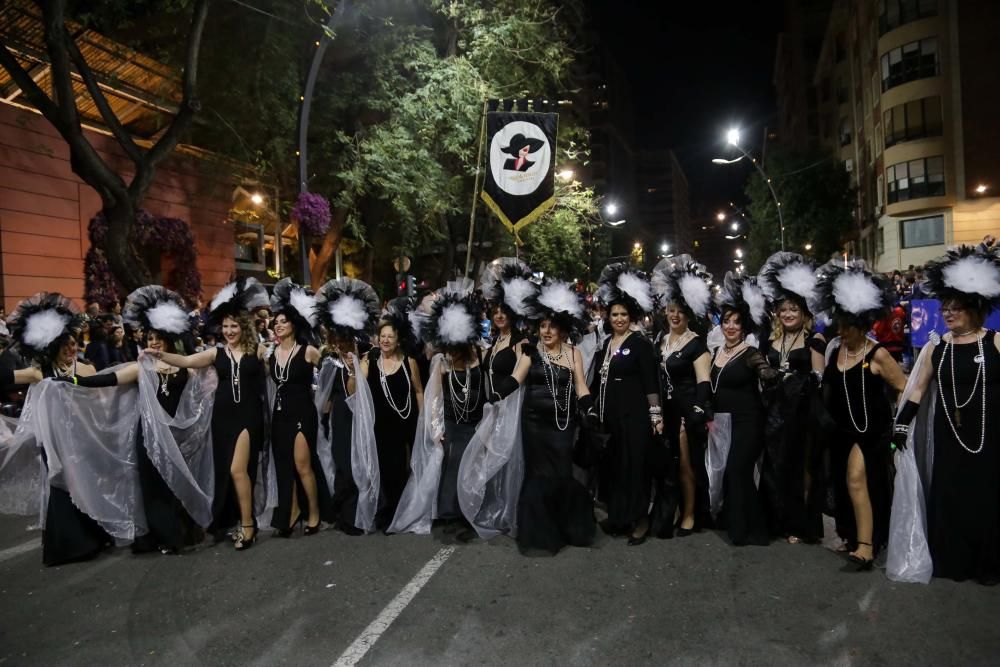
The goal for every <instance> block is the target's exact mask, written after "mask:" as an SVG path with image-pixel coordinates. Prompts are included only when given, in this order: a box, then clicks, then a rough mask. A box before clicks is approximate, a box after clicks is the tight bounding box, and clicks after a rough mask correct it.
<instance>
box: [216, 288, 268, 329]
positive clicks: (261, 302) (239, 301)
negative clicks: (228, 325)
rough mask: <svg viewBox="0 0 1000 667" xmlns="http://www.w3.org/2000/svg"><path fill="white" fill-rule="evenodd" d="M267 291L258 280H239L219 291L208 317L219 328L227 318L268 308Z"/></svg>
mask: <svg viewBox="0 0 1000 667" xmlns="http://www.w3.org/2000/svg"><path fill="white" fill-rule="evenodd" d="M269 306H270V300H269V299H268V297H267V290H266V289H264V286H263V285H261V284H260V283H259V282H257V279H256V278H237V279H236V280H235V281H233V282H231V283H229V284H228V285H226V286H225V287H223V288H222V289H220V290H219V292H218V294H216V295H215V297H214V298H213V299H212V302H211V303H210V304H209V306H208V317H209V319H210V320H211V322H212V324H213V325H215V326H219V325H221V324H222V320H224V319H225V318H227V317H236V316H238V315H240V314H241V313H242V314H247V313H249V312H251V311H253V310H257V309H258V308H268V307H269Z"/></svg>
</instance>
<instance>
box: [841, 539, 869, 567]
mask: <svg viewBox="0 0 1000 667" xmlns="http://www.w3.org/2000/svg"><path fill="white" fill-rule="evenodd" d="M861 545H864V546H866V547H870V546H871V543H870V542H858V546H861ZM847 560H848V561H850V563H851V564H853V565H854V572H869V571H871V569H872V568H873V567H874V566H875V558H874V557H872V558H862V557H861V556H856V555H854V554H847Z"/></svg>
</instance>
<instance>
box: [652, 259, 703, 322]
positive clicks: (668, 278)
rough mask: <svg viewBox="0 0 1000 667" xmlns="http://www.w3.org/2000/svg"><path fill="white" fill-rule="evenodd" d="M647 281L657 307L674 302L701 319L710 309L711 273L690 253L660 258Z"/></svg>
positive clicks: (692, 315) (692, 317)
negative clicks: (650, 286)
mask: <svg viewBox="0 0 1000 667" xmlns="http://www.w3.org/2000/svg"><path fill="white" fill-rule="evenodd" d="M650 283H651V285H652V289H653V294H654V295H655V296H656V299H657V301H658V303H659V304H660V307H661V308H666V307H667V306H669V305H670V304H671V303H676V304H678V305H679V306H680V307H681V308H683V309H684V311H685V312H686V313H687V316H688V317H689V318H691V319H694V320H703V319H705V318H707V317H708V314H709V312H711V308H712V274H711V273H709V272H708V271H707V270H706V268H705V265H704V264H699V263H698V262H696V261H694V259H693V258H692V257H691V256H690V255H678V256H677V257H668V258H666V259H661V260H660V262H659V263H658V264H657V265H656V266H655V267H654V268H653V277H652V280H651V281H650Z"/></svg>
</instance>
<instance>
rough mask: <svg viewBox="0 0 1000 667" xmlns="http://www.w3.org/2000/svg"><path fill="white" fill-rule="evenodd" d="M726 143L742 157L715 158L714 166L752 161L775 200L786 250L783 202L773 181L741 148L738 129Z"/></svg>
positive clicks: (782, 241)
mask: <svg viewBox="0 0 1000 667" xmlns="http://www.w3.org/2000/svg"><path fill="white" fill-rule="evenodd" d="M726 143H727V144H729V145H730V146H733V147H735V148H736V150H738V151H739V152H740V153H742V155H741V156H740V157H738V158H736V159H735V160H723V159H722V158H715V159H713V160H712V162H713V164H734V163H736V162H739V161H740V160H742V159H743V158H746V159H748V160H750V162H751V164H753V166H754V167H755V168H756V169H757V172H758V173H759V174H760V177H761V178H763V179H764V183H765V184H766V185H767V189H768V191H770V193H771V199H773V200H774V205H775V207H776V208H777V209H778V227H779V228H780V230H781V249H782V250H784V249H785V220H784V218H783V217H782V215H781V202H780V201H778V195H777V193H775V191H774V188H773V187H772V186H771V179H770V178H768V176H767V174H766V173H764V169H763V168H762V167H761V166H760V163H758V162H757V160H755V159H754V158H753V156H751V155H750V153H748V152H747V151H745V150H744V149H743V147H742V146H740V131H739V130H738V129H736V128H731V129H730V130H729V131H728V132H726Z"/></svg>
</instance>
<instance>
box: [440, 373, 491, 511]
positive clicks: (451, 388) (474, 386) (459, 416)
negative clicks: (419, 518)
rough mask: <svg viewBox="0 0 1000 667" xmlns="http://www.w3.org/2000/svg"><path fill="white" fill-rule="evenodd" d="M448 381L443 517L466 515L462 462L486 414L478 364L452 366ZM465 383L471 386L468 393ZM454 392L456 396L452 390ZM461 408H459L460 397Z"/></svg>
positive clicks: (446, 391)
mask: <svg viewBox="0 0 1000 667" xmlns="http://www.w3.org/2000/svg"><path fill="white" fill-rule="evenodd" d="M442 380H443V381H444V382H443V384H444V461H443V462H442V466H441V483H440V485H439V486H438V502H437V513H438V518H441V519H460V518H462V508H461V507H460V506H459V504H458V468H459V466H460V465H461V464H462V457H463V456H464V455H465V448H466V447H468V445H469V440H471V439H472V435H473V434H474V433H475V432H476V426H478V425H479V421H480V420H481V419H482V418H483V398H484V392H483V374H482V368H481V367H480V366H476V367H474V368H470V369H469V370H462V371H458V370H451V371H448V372H447V373H446V374H445V375H444V377H443V378H442ZM463 387H468V389H469V393H468V397H467V398H466V397H465V392H464V389H463ZM453 393H454V397H453V396H452V394H453ZM455 398H457V399H458V401H457V409H456V401H455Z"/></svg>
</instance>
